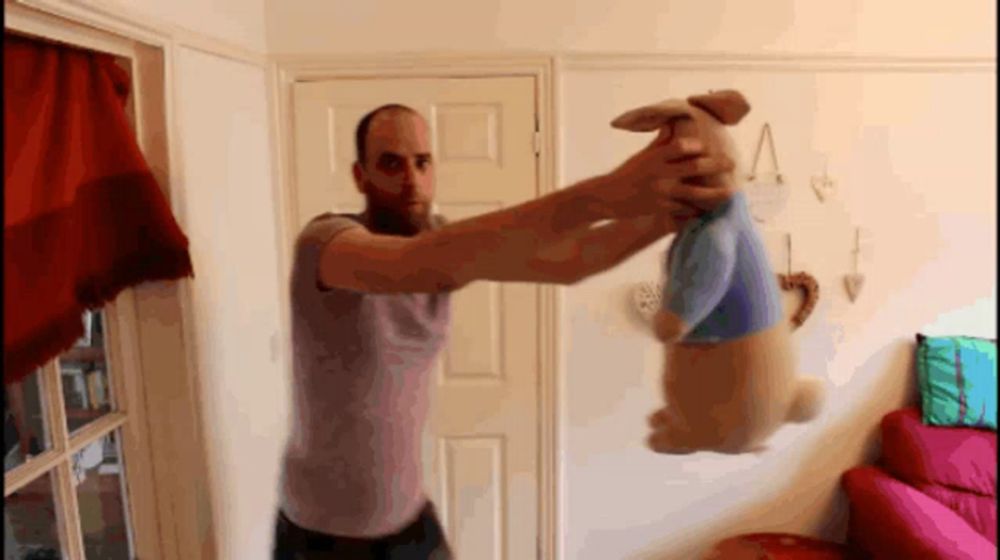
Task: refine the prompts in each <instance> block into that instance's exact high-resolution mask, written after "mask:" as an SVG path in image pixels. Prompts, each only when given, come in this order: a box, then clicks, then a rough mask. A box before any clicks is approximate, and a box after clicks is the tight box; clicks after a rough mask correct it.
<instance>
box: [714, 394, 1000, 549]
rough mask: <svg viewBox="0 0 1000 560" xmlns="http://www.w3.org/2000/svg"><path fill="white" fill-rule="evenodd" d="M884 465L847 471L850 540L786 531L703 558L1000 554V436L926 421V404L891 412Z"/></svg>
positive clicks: (744, 539) (746, 537)
mask: <svg viewBox="0 0 1000 560" xmlns="http://www.w3.org/2000/svg"><path fill="white" fill-rule="evenodd" d="M881 435H882V456H881V459H880V460H879V462H878V463H877V464H876V465H865V466H859V467H855V468H852V469H850V470H848V471H847V472H845V473H844V474H843V475H842V477H841V483H842V486H843V488H844V490H845V491H846V493H847V497H848V501H849V503H850V514H849V519H848V535H847V543H846V544H842V543H832V542H826V541H821V540H818V539H813V538H809V537H804V536H800V535H792V534H784V533H753V534H743V535H737V536H734V537H730V538H728V539H725V540H723V541H720V542H717V543H716V544H715V546H714V547H713V548H712V550H711V551H709V552H708V553H707V554H706V555H705V556H704V557H703V558H706V559H707V558H712V559H728V560H741V559H748V560H749V559H754V560H759V559H762V558H767V559H772V560H950V559H963V560H987V559H989V560H993V559H995V558H997V546H996V542H997V529H996V522H997V503H996V488H997V455H996V453H997V435H996V432H993V431H987V430H978V429H972V428H939V427H933V426H926V425H924V423H923V421H922V419H921V414H920V409H919V408H904V409H901V410H897V411H894V412H891V413H889V414H887V415H886V416H885V417H884V418H883V419H882V423H881Z"/></svg>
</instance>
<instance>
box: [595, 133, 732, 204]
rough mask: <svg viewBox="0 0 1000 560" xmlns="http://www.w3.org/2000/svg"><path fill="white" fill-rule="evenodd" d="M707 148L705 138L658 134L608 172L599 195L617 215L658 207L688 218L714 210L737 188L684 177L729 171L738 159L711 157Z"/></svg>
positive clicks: (717, 174) (720, 156) (707, 175)
mask: <svg viewBox="0 0 1000 560" xmlns="http://www.w3.org/2000/svg"><path fill="white" fill-rule="evenodd" d="M702 150H703V146H702V143H701V142H700V141H698V140H696V139H693V138H679V139H675V140H674V141H671V142H668V143H663V141H662V140H661V139H659V138H657V139H656V140H654V141H653V142H652V143H651V144H650V145H648V146H646V147H645V148H643V149H642V150H640V151H639V152H638V153H636V154H635V155H633V156H632V157H630V158H629V159H627V160H626V161H625V162H624V163H622V164H621V165H620V166H618V167H617V168H616V169H615V170H614V171H612V172H611V173H609V174H607V175H606V176H604V179H605V180H604V184H603V185H602V186H601V187H600V188H599V190H598V196H599V198H600V200H601V202H602V203H603V204H605V205H607V206H608V209H609V213H610V214H613V215H615V216H616V217H618V218H629V217H634V216H638V215H642V214H648V213H649V212H650V209H657V210H659V211H662V212H665V213H667V214H668V215H670V216H671V217H672V218H673V219H674V220H676V221H678V222H683V221H685V220H687V219H690V218H693V217H697V216H699V215H701V214H702V213H704V212H707V211H711V210H714V209H715V208H718V207H719V206H720V205H721V204H723V203H724V202H726V201H727V200H729V199H730V198H731V197H732V196H733V193H734V189H733V188H731V187H727V186H725V185H709V186H701V185H692V184H686V183H685V181H689V180H691V179H693V178H695V177H712V176H719V175H722V174H725V173H729V172H731V171H732V170H733V167H734V164H733V161H732V160H730V159H729V158H728V157H726V156H724V155H714V156H706V155H704V154H703V151H702Z"/></svg>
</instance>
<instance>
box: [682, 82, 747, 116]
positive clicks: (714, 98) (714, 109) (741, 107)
mask: <svg viewBox="0 0 1000 560" xmlns="http://www.w3.org/2000/svg"><path fill="white" fill-rule="evenodd" d="M688 103H690V104H692V105H694V106H695V107H698V108H699V109H702V110H704V111H705V112H707V113H709V114H710V115H712V116H713V117H715V118H716V119H718V120H719V122H721V123H722V124H727V125H733V124H736V123H738V122H740V121H741V120H743V117H745V116H746V115H747V113H749V112H750V104H749V103H747V100H746V99H745V98H744V97H743V94H742V93H740V92H738V91H736V90H734V89H726V90H722V91H713V92H710V93H706V94H703V95H692V96H691V97H688Z"/></svg>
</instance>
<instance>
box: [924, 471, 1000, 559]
mask: <svg viewBox="0 0 1000 560" xmlns="http://www.w3.org/2000/svg"><path fill="white" fill-rule="evenodd" d="M916 488H917V490H920V491H921V492H923V493H924V494H927V495H928V496H930V497H932V498H934V499H935V500H937V501H939V502H941V503H942V504H944V505H946V506H948V508H949V509H951V511H954V512H955V513H957V514H958V515H960V516H961V517H962V519H965V520H966V521H967V522H968V523H969V525H972V528H973V529H975V530H977V531H979V534H981V535H983V536H984V537H986V538H987V539H989V540H990V542H991V543H993V544H996V543H997V501H996V498H994V497H991V496H977V495H976V494H970V493H968V492H962V491H960V490H953V489H951V488H945V487H944V486H938V485H936V484H935V485H926V484H925V485H921V484H917V485H916Z"/></svg>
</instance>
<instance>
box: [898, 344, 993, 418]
mask: <svg viewBox="0 0 1000 560" xmlns="http://www.w3.org/2000/svg"><path fill="white" fill-rule="evenodd" d="M917 379H918V383H919V386H920V398H921V401H922V404H923V406H922V407H921V408H922V409H923V420H924V423H925V424H929V425H932V426H971V427H976V428H989V429H992V430H996V429H997V343H996V340H989V339H985V338H976V337H971V336H924V335H919V334H918V335H917Z"/></svg>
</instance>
